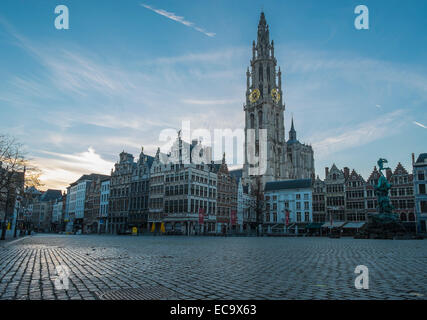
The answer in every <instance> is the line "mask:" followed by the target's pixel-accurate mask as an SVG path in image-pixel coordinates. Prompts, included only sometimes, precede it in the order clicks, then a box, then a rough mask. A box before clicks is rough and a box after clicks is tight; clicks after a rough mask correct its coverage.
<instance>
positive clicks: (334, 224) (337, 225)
mask: <svg viewBox="0 0 427 320" xmlns="http://www.w3.org/2000/svg"><path fill="white" fill-rule="evenodd" d="M344 223H345V221H333V222H332V225H331V222H325V223H324V224H323V225H322V228H341V227H342V226H343V224H344Z"/></svg>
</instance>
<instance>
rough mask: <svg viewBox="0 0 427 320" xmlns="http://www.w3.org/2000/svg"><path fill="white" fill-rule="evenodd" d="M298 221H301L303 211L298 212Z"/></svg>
mask: <svg viewBox="0 0 427 320" xmlns="http://www.w3.org/2000/svg"><path fill="white" fill-rule="evenodd" d="M297 222H301V212H297Z"/></svg>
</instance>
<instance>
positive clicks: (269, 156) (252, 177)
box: [243, 12, 315, 191]
mask: <svg viewBox="0 0 427 320" xmlns="http://www.w3.org/2000/svg"><path fill="white" fill-rule="evenodd" d="M250 64H251V68H250V70H249V68H248V70H247V72H246V78H247V79H246V103H245V105H244V107H243V109H244V111H245V149H244V152H245V163H244V166H243V182H244V184H245V185H247V184H250V185H251V188H252V190H254V191H255V190H257V189H259V188H261V189H263V188H264V186H265V184H266V182H269V181H279V180H284V179H314V177H315V173H314V172H315V171H314V154H313V149H312V147H311V146H309V145H306V144H302V143H300V142H299V141H298V140H297V139H296V131H295V129H294V125H293V120H292V128H291V131H290V132H289V140H288V142H286V139H285V124H284V112H285V103H284V99H283V91H282V79H281V71H280V67H279V68H278V70H277V71H276V67H277V60H276V58H275V56H274V42H273V41H271V42H270V32H269V26H268V25H267V21H266V19H265V16H264V13H263V12H262V13H261V17H260V20H259V24H258V37H257V41H256V43H255V41H254V42H253V44H252V59H251V62H250Z"/></svg>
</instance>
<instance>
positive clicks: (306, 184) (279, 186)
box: [264, 179, 311, 191]
mask: <svg viewBox="0 0 427 320" xmlns="http://www.w3.org/2000/svg"><path fill="white" fill-rule="evenodd" d="M302 188H311V179H298V180H283V181H271V182H267V183H266V184H265V190H264V191H274V190H289V189H302Z"/></svg>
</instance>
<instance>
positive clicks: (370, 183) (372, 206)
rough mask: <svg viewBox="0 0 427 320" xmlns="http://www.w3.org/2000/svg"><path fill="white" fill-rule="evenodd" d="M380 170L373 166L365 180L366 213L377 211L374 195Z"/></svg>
mask: <svg viewBox="0 0 427 320" xmlns="http://www.w3.org/2000/svg"><path fill="white" fill-rule="evenodd" d="M380 176H381V174H380V172H379V171H378V169H377V167H376V166H374V169H373V170H372V173H371V174H370V176H369V178H368V180H366V213H367V214H372V213H376V212H378V209H377V208H378V200H377V196H376V195H375V186H377V185H378V180H379V179H380Z"/></svg>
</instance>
